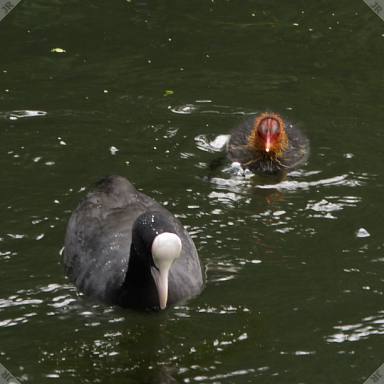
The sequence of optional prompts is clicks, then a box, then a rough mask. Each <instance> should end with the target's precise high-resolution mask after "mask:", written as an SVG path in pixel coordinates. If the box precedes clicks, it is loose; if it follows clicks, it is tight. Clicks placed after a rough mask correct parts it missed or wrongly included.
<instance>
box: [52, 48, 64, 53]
mask: <svg viewBox="0 0 384 384" xmlns="http://www.w3.org/2000/svg"><path fill="white" fill-rule="evenodd" d="M51 52H52V53H66V52H67V51H66V50H65V49H63V48H52V49H51Z"/></svg>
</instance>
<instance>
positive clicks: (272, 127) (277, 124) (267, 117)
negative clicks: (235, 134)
mask: <svg viewBox="0 0 384 384" xmlns="http://www.w3.org/2000/svg"><path fill="white" fill-rule="evenodd" d="M248 146H249V147H250V148H251V149H252V150H256V151H261V152H263V153H264V154H265V155H266V156H269V157H281V156H282V155H283V153H284V151H285V150H286V149H287V148H288V137H287V133H286V131H285V123H284V120H283V119H282V118H281V116H279V115H278V114H276V113H268V112H266V113H262V114H261V115H260V116H258V117H257V118H256V119H255V123H254V125H253V129H252V132H251V134H250V136H249V139H248Z"/></svg>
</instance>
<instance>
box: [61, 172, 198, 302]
mask: <svg viewBox="0 0 384 384" xmlns="http://www.w3.org/2000/svg"><path fill="white" fill-rule="evenodd" d="M64 246H65V248H64V256H63V262H64V267H65V270H66V273H67V275H68V276H69V278H70V279H71V280H72V281H73V282H74V283H75V285H76V286H77V288H78V289H79V290H80V291H82V292H84V293H85V294H86V295H88V296H91V297H93V298H96V299H98V300H100V301H102V302H105V303H109V304H116V305H119V306H121V307H129V308H136V309H155V310H156V309H159V308H160V309H164V308H166V307H168V306H170V305H172V304H175V303H177V302H180V301H182V300H185V299H187V298H191V297H193V296H195V295H197V294H198V293H199V292H200V291H201V290H202V287H203V274H202V269H201V266H200V261H199V257H198V254H197V251H196V247H195V245H194V243H193V241H192V239H191V237H190V236H189V234H188V232H187V231H186V230H185V229H184V227H183V226H182V224H181V223H180V221H179V220H178V219H177V218H175V217H174V216H173V215H172V214H171V213H170V212H169V211H168V210H167V209H165V208H164V207H162V206H161V205H160V204H159V203H157V202H156V201H154V200H153V199H151V198H150V197H148V196H146V195H145V194H143V193H141V192H139V191H137V190H136V189H135V187H134V186H133V185H132V184H131V183H130V182H129V181H128V180H127V179H125V178H123V177H120V176H109V177H107V178H105V179H103V180H101V181H100V182H99V183H98V184H97V185H96V188H95V189H94V190H93V191H91V192H90V193H88V195H87V196H86V197H85V199H84V200H83V201H82V202H81V203H80V204H79V206H78V207H77V208H76V209H75V211H74V212H73V213H72V215H71V217H70V219H69V222H68V227H67V232H66V237H65V244H64Z"/></svg>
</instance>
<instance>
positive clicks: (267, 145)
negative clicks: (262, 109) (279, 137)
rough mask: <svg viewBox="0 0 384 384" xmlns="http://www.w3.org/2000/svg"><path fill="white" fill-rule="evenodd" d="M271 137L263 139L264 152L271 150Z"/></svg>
mask: <svg viewBox="0 0 384 384" xmlns="http://www.w3.org/2000/svg"><path fill="white" fill-rule="evenodd" d="M271 141H272V140H271V135H270V134H268V135H267V137H266V138H265V152H267V153H268V152H269V151H270V150H271V146H272V143H271Z"/></svg>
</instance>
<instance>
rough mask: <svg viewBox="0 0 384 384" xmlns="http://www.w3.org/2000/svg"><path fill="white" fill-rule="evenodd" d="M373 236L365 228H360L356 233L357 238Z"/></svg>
mask: <svg viewBox="0 0 384 384" xmlns="http://www.w3.org/2000/svg"><path fill="white" fill-rule="evenodd" d="M369 236H371V234H370V233H369V232H368V231H367V230H366V229H365V228H359V229H358V230H357V232H356V237H369Z"/></svg>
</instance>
